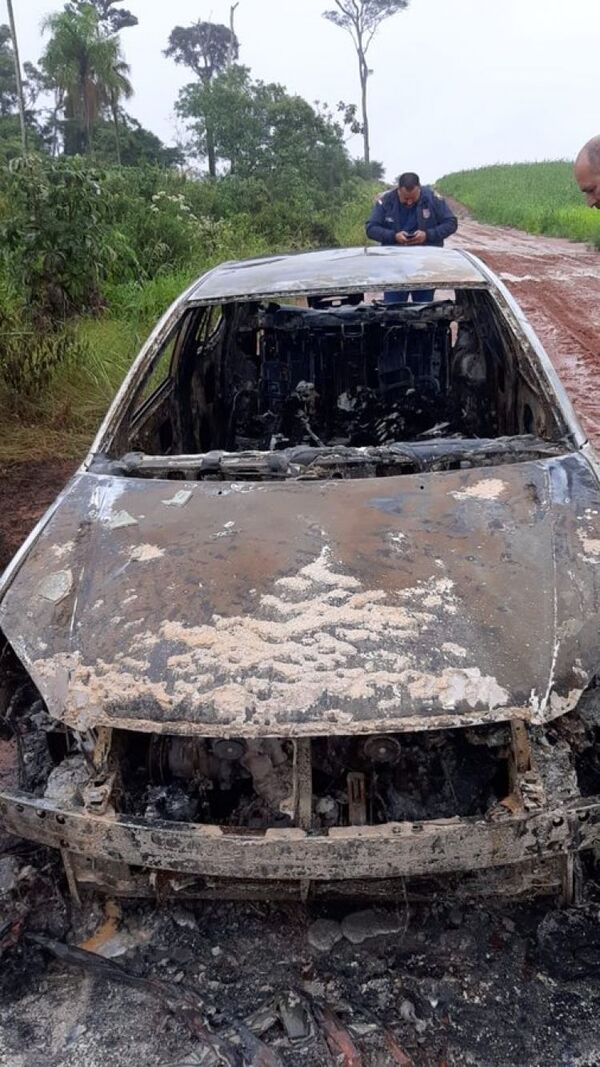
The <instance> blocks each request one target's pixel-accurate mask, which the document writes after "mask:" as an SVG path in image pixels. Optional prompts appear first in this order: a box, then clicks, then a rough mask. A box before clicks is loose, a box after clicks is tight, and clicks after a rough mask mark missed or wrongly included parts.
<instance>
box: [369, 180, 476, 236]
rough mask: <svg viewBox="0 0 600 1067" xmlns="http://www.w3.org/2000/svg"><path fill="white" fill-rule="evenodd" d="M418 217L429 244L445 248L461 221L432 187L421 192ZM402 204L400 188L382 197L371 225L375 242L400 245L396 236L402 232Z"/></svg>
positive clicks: (373, 211)
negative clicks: (447, 238)
mask: <svg viewBox="0 0 600 1067" xmlns="http://www.w3.org/2000/svg"><path fill="white" fill-rule="evenodd" d="M417 217H418V220H419V227H418V228H419V229H420V230H425V232H426V234H427V244H428V245H438V247H441V246H442V245H443V243H444V241H445V240H446V237H449V236H450V234H451V233H456V231H457V229H458V222H457V220H456V216H455V215H453V214H452V212H451V210H450V208H449V207H448V205H447V203H446V201H445V200H444V199H443V198H442V197H441V196H438V194H437V193H434V191H433V189H432V188H431V186H429V185H424V186H423V188H422V189H421V197H420V199H419V202H418V204H417ZM401 229H402V226H401V225H400V201H399V200H398V192H397V190H396V189H390V191H389V192H387V193H383V195H382V196H380V197H378V198H377V200H376V202H375V204H374V205H373V210H372V212H371V218H370V219H369V221H368V222H367V237H370V238H371V240H372V241H379V243H380V244H382V245H393V244H395V243H396V234H397V233H399V232H400V230H401Z"/></svg>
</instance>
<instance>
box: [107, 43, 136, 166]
mask: <svg viewBox="0 0 600 1067" xmlns="http://www.w3.org/2000/svg"><path fill="white" fill-rule="evenodd" d="M128 75H129V66H128V65H127V63H126V62H125V60H124V59H122V58H120V57H119V58H118V59H117V60H116V62H115V64H114V66H113V68H112V75H111V80H110V83H109V84H108V86H107V88H108V92H109V96H110V111H111V115H112V120H113V129H114V131H115V147H116V151H117V163H118V164H119V165H120V163H121V136H120V132H119V101H120V100H130V99H131V97H132V96H133V86H132V84H131V82H130V81H129V77H128Z"/></svg>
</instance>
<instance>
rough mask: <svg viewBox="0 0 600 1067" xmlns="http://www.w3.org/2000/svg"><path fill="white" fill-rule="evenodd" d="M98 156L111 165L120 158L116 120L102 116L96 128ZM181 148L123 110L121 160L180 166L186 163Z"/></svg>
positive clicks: (126, 164)
mask: <svg viewBox="0 0 600 1067" xmlns="http://www.w3.org/2000/svg"><path fill="white" fill-rule="evenodd" d="M94 159H95V160H97V161H98V163H101V164H104V165H110V164H112V163H116V162H117V155H116V150H115V138H114V126H113V122H112V121H111V122H108V121H107V120H105V119H104V120H103V119H100V121H99V122H98V123H97V124H96V128H95V130H94ZM184 161H185V160H184V156H183V153H182V152H181V150H180V149H179V148H168V147H167V146H166V145H164V144H163V143H162V141H161V140H160V138H159V137H157V136H156V134H155V133H152V132H151V131H150V130H146V129H144V127H143V126H142V125H141V124H140V123H139V122H138V121H137V119H134V118H132V117H131V115H127V114H126V113H125V112H124V111H122V110H121V111H120V113H119V162H120V163H121V164H122V166H124V167H139V166H142V165H143V164H154V165H157V166H159V167H176V166H182V165H183V163H184Z"/></svg>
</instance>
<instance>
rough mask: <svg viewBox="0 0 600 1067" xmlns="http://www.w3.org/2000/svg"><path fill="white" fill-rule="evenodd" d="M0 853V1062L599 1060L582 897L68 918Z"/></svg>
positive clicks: (50, 867) (149, 909)
mask: <svg viewBox="0 0 600 1067" xmlns="http://www.w3.org/2000/svg"><path fill="white" fill-rule="evenodd" d="M2 845H3V846H4V852H3V853H2V855H0V956H1V959H0V1064H1V1065H2V1067H42V1065H43V1067H58V1065H61V1067H81V1064H85V1065H86V1067H125V1065H128V1067H130V1065H131V1064H132V1063H133V1064H139V1065H145V1067H154V1065H157V1067H158V1065H160V1067H167V1065H170V1067H193V1065H200V1067H211V1065H212V1064H219V1063H223V1064H233V1065H235V1064H237V1065H238V1067H242V1065H253V1067H277V1065H280V1067H281V1065H285V1067H288V1065H289V1067H292V1065H293V1067H298V1065H303V1067H327V1065H334V1064H335V1065H341V1067H387V1065H388V1064H390V1065H394V1064H401V1065H403V1067H410V1065H411V1064H412V1065H414V1067H451V1065H452V1067H453V1065H459V1064H469V1065H478V1067H479V1065H480V1067H495V1065H498V1067H500V1065H502V1067H505V1065H506V1064H513V1063H519V1064H522V1065H542V1064H544V1065H545V1067H546V1065H548V1064H562V1065H565V1067H567V1065H568V1067H583V1065H589V1067H592V1065H597V1064H598V1063H600V985H599V984H598V982H597V977H598V972H599V969H600V905H599V904H598V903H597V902H595V901H594V900H591V899H590V900H588V902H587V903H586V904H585V905H583V906H581V907H579V908H576V909H571V910H558V909H557V908H556V907H555V906H554V905H553V904H552V903H548V904H547V903H537V904H535V905H527V906H523V905H519V906H490V905H486V904H477V905H464V904H461V905H457V904H454V905H453V904H451V903H450V902H448V901H443V900H437V901H432V902H431V903H429V904H427V905H424V904H420V905H414V904H410V905H407V904H406V902H404V901H400V902H398V903H397V904H395V905H389V904H388V905H387V906H385V907H365V906H364V905H360V906H357V905H355V906H353V905H352V904H350V903H345V904H344V905H343V906H341V905H339V904H337V905H335V906H333V905H327V906H325V905H323V904H320V905H319V906H318V908H317V907H316V906H313V907H311V906H310V905H307V906H303V905H301V904H285V905H277V904H272V903H270V904H266V903H252V904H251V903H245V904H240V903H223V902H219V903H217V902H207V903H198V904H195V905H187V904H186V905H185V906H184V905H182V904H177V903H175V904H173V903H164V904H162V905H161V904H155V905H152V904H146V903H144V904H140V903H132V902H129V903H117V902H114V901H112V902H110V901H106V900H104V899H102V898H100V897H96V896H93V895H89V896H86V897H85V898H84V900H83V902H82V903H83V906H82V908H81V909H80V908H79V907H78V906H77V905H76V904H74V903H73V902H72V901H71V900H70V898H69V897H68V895H67V893H66V889H65V887H64V885H63V884H62V882H61V877H62V876H61V873H60V868H59V867H58V865H57V863H56V861H55V860H54V859H53V857H52V856H51V855H50V854H49V853H46V852H44V851H43V850H32V849H31V847H30V846H28V845H24V844H17V845H15V844H14V842H13V843H11V841H10V839H8V838H6V839H4V841H3V842H2V841H0V847H2ZM15 849H16V851H15ZM78 946H79V948H78ZM81 949H83V952H82V951H81Z"/></svg>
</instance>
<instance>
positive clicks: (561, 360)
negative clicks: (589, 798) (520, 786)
mask: <svg viewBox="0 0 600 1067" xmlns="http://www.w3.org/2000/svg"><path fill="white" fill-rule="evenodd" d="M454 243H460V244H464V245H466V246H467V247H468V248H470V249H472V250H473V251H474V252H475V253H476V254H478V255H481V256H482V258H484V259H485V260H486V261H487V262H488V263H489V264H490V266H491V267H492V268H493V269H494V270H496V271H497V272H498V273H500V276H501V277H502V278H503V280H505V282H506V284H507V285H508V287H509V288H510V289H511V290H512V291H513V293H514V294H515V296H516V297H517V299H518V300H519V301H520V303H521V304H522V306H523V307H524V310H525V311H526V313H527V314H528V316H529V318H530V320H531V322H532V324H533V326H534V328H535V329H536V330H537V332H538V333H539V335H540V337H541V338H542V341H543V343H544V344H545V346H546V348H547V350H548V352H549V354H550V356H551V357H552V359H553V361H554V362H555V365H556V366H557V369H558V370H559V373H560V375H561V378H562V380H563V382H564V384H565V385H566V387H567V390H568V391H569V393H570V395H571V398H572V400H573V402H574V405H575V408H576V410H577V411H578V413H579V415H580V417H581V419H582V422H583V424H584V426H585V428H586V429H587V431H588V433H589V434H590V437H591V438H592V440H594V441H595V443H596V444H599V443H600V397H599V394H598V391H597V387H596V384H597V380H598V379H597V373H598V364H599V362H600V340H599V337H600V299H599V298H600V254H598V253H595V252H593V251H590V250H588V249H586V248H585V247H584V246H581V245H574V244H571V243H569V242H566V241H560V240H553V239H549V238H537V237H532V236H529V235H527V234H523V233H521V232H519V231H514V230H508V229H495V228H492V227H486V226H482V225H479V224H476V223H473V222H471V221H469V220H467V219H464V220H462V223H461V230H460V234H459V237H457V238H456V239H454ZM72 468H73V464H69V463H68V462H65V461H62V460H61V461H57V462H53V461H51V460H49V461H47V462H45V463H34V464H31V463H27V464H19V465H10V466H1V465H0V485H1V487H2V490H1V501H0V502H1V504H2V507H1V508H0V566H2V565H3V564H4V563H6V562H7V560H8V558H10V556H11V555H12V553H13V551H14V550H15V548H16V547H17V545H18V542H19V541H20V540H21V539H22V538H23V537H24V536H25V535H26V533H27V532H28V530H29V529H30V528H31V526H32V525H33V524H34V522H35V520H36V519H37V517H38V515H39V514H41V513H42V512H43V511H44V509H45V507H46V506H47V504H48V503H49V502H50V501H51V500H52V499H53V498H54V496H55V494H56V492H57V491H58V490H59V489H60V488H61V486H62V484H63V483H64V481H65V480H66V478H67V477H68V475H69V474H70V472H71V470H72ZM11 761H12V755H11V753H10V752H9V751H8V749H7V747H6V746H4V748H3V746H2V745H1V744H0V773H3V774H7V773H10V766H11ZM64 889H65V887H64V884H63V882H62V875H61V874H60V871H59V869H58V867H57V866H56V864H55V862H54V861H53V859H52V857H50V856H49V855H48V854H47V853H45V852H43V851H41V850H31V849H30V848H29V847H28V846H24V845H22V844H19V843H18V842H14V840H11V839H8V838H7V837H4V838H3V837H2V835H1V834H0V945H2V939H3V938H4V944H5V945H7V944H8V942H9V941H10V934H7V932H6V929H5V928H3V926H2V923H3V921H4V920H5V919H8V918H10V917H13V918H16V917H22V918H23V919H24V929H25V931H26V932H28V934H29V937H30V938H31V935H32V934H34V935H35V933H36V932H37V933H38V934H39V933H41V934H43V935H44V936H45V937H46V938H52V939H55V940H56V941H58V942H60V943H63V944H64V943H66V942H69V943H70V944H82V943H84V944H85V943H86V938H89V937H90V936H91V935H93V934H94V933H95V932H96V936H95V940H93V941H92V942H91V943H89V942H88V947H90V948H92V949H96V950H101V951H102V952H103V953H105V954H118V961H119V963H120V964H122V965H123V966H124V967H125V968H126V969H127V971H128V973H129V975H130V976H131V975H133V976H134V978H131V977H130V978H129V984H124V983H123V981H122V980H121V981H116V980H115V976H114V974H111V975H109V976H107V975H104V976H103V975H98V974H95V973H93V972H91V971H90V970H89V969H88V967H87V964H86V966H85V967H84V968H83V969H82V968H81V967H74V966H73V965H72V963H70V962H65V961H62V962H61V961H57V960H55V959H53V958H52V957H51V955H50V954H49V952H48V948H47V947H46V948H44V947H42V946H40V945H39V944H36V943H33V942H32V941H31V940H23V938H22V937H21V939H20V940H19V942H18V944H17V946H16V947H15V948H10V949H8V948H7V949H6V951H5V952H4V954H3V955H2V958H1V960H0V1065H1V1067H42V1064H43V1065H44V1067H59V1065H61V1067H62V1065H64V1067H80V1065H81V1064H85V1065H86V1067H96V1065H97V1067H125V1065H130V1064H131V1063H135V1064H139V1065H140V1067H141V1065H148V1067H153V1065H161V1067H162V1065H168V1064H170V1065H172V1067H184V1065H190V1067H191V1065H193V1064H196V1065H198V1064H210V1063H212V1062H218V1061H217V1060H216V1059H215V1057H214V1054H212V1053H210V1052H209V1051H207V1046H206V1042H205V1041H204V1040H203V1039H202V1038H200V1037H198V1036H197V1033H198V1019H199V1017H200V1016H201V1017H202V1019H208V1020H211V1021H212V1023H213V1024H214V1029H215V1030H216V1031H219V1030H221V1031H222V1030H223V1028H226V1027H227V1026H228V1025H229V1023H230V1021H231V1020H233V1019H240V1018H243V1017H248V1016H250V1015H251V1014H252V1012H253V1011H255V1010H256V1009H257V1008H259V1007H262V1006H265V1007H267V1008H269V1010H270V1009H271V1007H272V1005H273V1003H274V1002H277V1001H278V999H279V998H281V997H282V996H283V997H285V996H286V994H289V993H290V992H292V993H296V994H299V996H300V998H309V1003H310V1006H311V1009H312V1010H314V1011H317V1012H318V1006H319V1005H320V1004H323V1003H325V1004H328V1005H329V1006H330V1007H331V1008H333V1009H334V1010H335V1011H336V1013H337V1015H338V1018H339V1019H340V1020H341V1021H342V1022H343V1023H344V1024H345V1025H349V1024H352V1025H353V1027H354V1029H353V1030H352V1036H353V1039H354V1041H355V1043H356V1045H357V1046H358V1047H359V1048H360V1050H361V1052H360V1056H359V1054H358V1053H356V1054H354V1053H351V1051H350V1050H349V1049H348V1048H347V1050H346V1054H345V1058H342V1059H338V1060H337V1061H336V1059H335V1058H334V1057H332V1055H331V1054H330V1053H329V1052H328V1050H327V1048H326V1047H325V1045H324V1044H323V1043H322V1040H321V1039H320V1038H319V1036H318V1035H317V1037H313V1038H312V1039H309V1040H307V1041H306V1042H302V1041H301V1042H300V1043H297V1044H293V1043H291V1042H290V1040H289V1039H288V1038H287V1037H286V1036H285V1032H284V1029H283V1027H282V1023H281V1012H280V1013H279V1014H277V1013H276V1014H275V1015H274V1016H273V1018H274V1019H275V1020H276V1021H275V1022H274V1024H273V1025H272V1026H271V1027H270V1029H268V1030H267V1031H266V1032H265V1034H264V1037H265V1041H266V1042H267V1043H268V1050H270V1051H268V1050H267V1051H266V1050H265V1049H264V1048H262V1049H259V1050H257V1049H256V1048H255V1049H254V1050H253V1051H252V1052H248V1053H247V1054H246V1057H245V1060H244V1062H245V1063H250V1064H256V1065H261V1064H263V1065H266V1067H269V1065H271V1067H272V1065H273V1064H277V1063H279V1064H284V1065H294V1067H297V1065H306V1067H322V1065H327V1064H331V1063H335V1062H338V1063H343V1064H346V1065H349V1067H358V1065H359V1064H363V1065H364V1067H387V1065H388V1064H395V1063H400V1064H404V1067H409V1064H410V1063H412V1064H414V1065H415V1067H453V1065H456V1067H458V1065H463V1064H464V1065H474V1067H506V1065H508V1064H514V1063H520V1064H523V1065H527V1067H538V1065H539V1067H542V1065H544V1067H548V1065H554V1064H560V1065H562V1067H584V1065H587V1067H596V1065H598V1064H600V1010H599V1009H600V985H599V984H598V975H599V972H600V904H598V903H597V901H598V899H600V898H599V897H598V893H597V890H596V886H595V884H594V882H593V880H592V879H590V880H589V881H588V883H587V888H586V903H585V904H584V905H582V906H581V907H579V908H574V909H570V910H560V909H559V908H558V907H557V904H556V902H555V901H552V900H549V901H543V902H535V903H530V904H527V905H509V904H504V905H500V904H498V905H491V904H489V903H479V904H456V903H453V901H452V900H449V899H446V898H445V896H444V893H443V892H438V895H437V897H436V898H434V900H433V901H432V902H430V903H429V904H427V905H425V904H421V905H410V906H408V905H407V904H406V903H405V902H404V901H401V902H400V903H399V904H395V905H393V906H391V905H390V906H389V907H387V908H386V909H385V910H384V912H383V913H377V914H375V915H374V914H373V913H371V914H370V916H366V917H363V918H362V919H361V918H360V917H359V918H356V912H357V911H360V910H361V909H362V908H364V907H366V905H360V904H352V903H351V902H350V903H348V904H345V905H343V906H340V905H337V906H335V907H334V906H329V907H328V906H326V905H323V904H321V905H318V906H317V905H312V906H311V905H307V906H302V905H300V904H287V905H276V904H263V903H256V904H234V903H217V902H211V903H204V904H199V905H195V906H193V907H192V906H188V905H183V904H170V905H169V904H161V903H156V904H139V903H130V904H127V905H123V906H122V910H121V911H120V912H119V911H118V910H117V909H113V911H112V912H111V913H110V915H109V921H108V922H106V917H105V915H104V914H103V905H101V902H100V901H99V900H97V899H96V898H93V897H86V898H85V899H84V901H83V908H82V909H81V910H80V909H79V908H78V907H77V906H76V905H75V904H74V903H72V902H71V901H70V900H69V898H68V894H66V893H65V891H64ZM319 917H321V918H323V917H326V918H329V919H333V920H334V922H335V925H333V926H330V927H328V928H327V930H328V931H329V932H332V936H334V937H335V938H338V939H337V940H336V942H335V944H334V945H333V946H332V947H328V948H326V949H322V948H319V947H317V946H316V944H315V932H314V930H311V924H312V923H313V922H314V920H315V919H316V918H319ZM348 917H350V918H348ZM344 918H345V919H346V922H345V923H344V924H343V925H342V926H340V920H343V919H344ZM361 928H363V932H365V928H366V932H370V933H371V934H372V935H374V936H370V937H368V938H367V939H366V940H365V941H363V942H362V943H360V944H357V943H355V941H356V936H357V934H356V931H357V930H358V931H359V934H360V929H361ZM382 929H384V930H385V932H379V933H377V930H379V931H381V930H382ZM98 930H100V933H98ZM342 930H344V931H345V933H346V936H340V935H341V933H342ZM349 938H354V940H351V939H349ZM15 940H16V935H15ZM92 959H94V957H92ZM135 976H137V978H138V979H139V978H140V977H150V978H152V979H153V983H154V984H153V985H151V987H145V986H142V985H141V984H140V983H139V982H138V983H137V984H135ZM120 977H121V979H122V978H123V975H121V976H120ZM132 982H133V983H134V984H132ZM315 1005H316V1007H315ZM284 1014H285V1013H284ZM267 1015H268V1012H267ZM268 1021H269V1019H268V1018H267V1022H268ZM386 1026H387V1027H391V1028H392V1029H393V1032H394V1034H395V1040H396V1046H395V1049H394V1050H393V1051H392V1048H391V1047H390V1044H389V1043H388V1044H386V1037H385V1032H384V1031H385V1027H386ZM194 1030H195V1032H196V1036H194V1037H192V1031H194ZM390 1040H391V1038H389V1036H388V1042H389V1041H390ZM269 1056H270V1057H271V1058H269ZM222 1062H227V1061H226V1060H224V1061H222ZM230 1062H234V1061H233V1060H231V1061H230Z"/></svg>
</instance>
